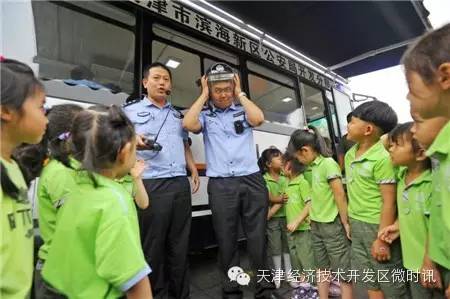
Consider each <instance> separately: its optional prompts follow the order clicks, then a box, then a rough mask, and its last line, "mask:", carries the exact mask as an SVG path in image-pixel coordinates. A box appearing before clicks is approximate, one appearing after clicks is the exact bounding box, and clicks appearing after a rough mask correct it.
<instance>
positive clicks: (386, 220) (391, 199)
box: [372, 184, 397, 262]
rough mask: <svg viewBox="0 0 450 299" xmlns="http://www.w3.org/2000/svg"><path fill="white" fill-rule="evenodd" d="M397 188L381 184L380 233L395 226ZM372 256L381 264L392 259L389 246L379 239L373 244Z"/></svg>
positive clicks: (393, 185) (392, 185) (395, 185)
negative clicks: (390, 226) (388, 227)
mask: <svg viewBox="0 0 450 299" xmlns="http://www.w3.org/2000/svg"><path fill="white" fill-rule="evenodd" d="M396 188H397V184H381V185H380V191H381V197H382V200H383V205H382V207H381V215H380V225H379V228H378V231H381V230H383V229H384V228H385V227H387V226H389V225H391V224H393V223H394V222H395V219H396V214H397V206H396ZM372 256H373V257H374V258H375V259H376V260H377V261H379V262H384V261H388V260H390V259H391V251H390V248H389V244H388V243H387V242H384V241H382V240H381V239H379V238H377V239H376V240H375V241H374V242H373V244H372Z"/></svg>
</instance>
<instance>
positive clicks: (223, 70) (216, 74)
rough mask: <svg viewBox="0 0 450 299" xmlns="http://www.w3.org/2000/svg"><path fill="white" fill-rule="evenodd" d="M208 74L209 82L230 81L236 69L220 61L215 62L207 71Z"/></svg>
mask: <svg viewBox="0 0 450 299" xmlns="http://www.w3.org/2000/svg"><path fill="white" fill-rule="evenodd" d="M206 76H207V77H208V82H218V81H229V80H233V77H234V71H233V69H232V68H231V66H229V65H228V64H226V63H223V62H220V63H216V64H213V65H212V66H211V67H210V68H209V69H208V70H207V71H206Z"/></svg>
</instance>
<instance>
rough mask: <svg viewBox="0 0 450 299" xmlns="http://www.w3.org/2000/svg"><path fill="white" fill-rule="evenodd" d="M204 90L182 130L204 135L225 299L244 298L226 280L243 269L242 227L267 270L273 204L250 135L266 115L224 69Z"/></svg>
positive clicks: (267, 293)
mask: <svg viewBox="0 0 450 299" xmlns="http://www.w3.org/2000/svg"><path fill="white" fill-rule="evenodd" d="M201 85H202V93H201V95H200V97H199V98H198V99H197V100H196V101H195V102H194V104H193V105H192V106H191V108H190V109H189V111H188V112H187V113H186V115H185V117H184V119H183V126H184V128H185V129H187V130H188V131H191V132H194V133H200V132H201V133H203V140H204V144H205V153H206V166H207V169H206V175H207V176H208V177H209V182H208V196H209V204H210V207H211V211H212V221H213V226H214V231H215V234H216V239H217V242H218V245H219V257H220V265H221V268H222V269H221V270H222V273H223V276H224V277H223V288H222V294H223V298H242V296H243V294H242V291H241V290H240V289H239V285H238V283H237V281H230V278H229V277H228V275H227V274H228V270H229V269H230V268H231V267H234V266H239V250H238V226H239V223H240V222H242V225H243V228H244V231H245V234H246V236H247V250H248V253H249V256H250V259H251V262H252V267H253V268H254V270H255V271H262V270H268V268H267V263H266V258H267V256H266V238H265V233H266V222H267V212H268V204H269V198H268V192H267V189H266V186H265V183H264V179H263V177H262V176H261V174H260V172H259V168H258V165H257V157H256V149H255V144H254V141H253V129H252V128H253V127H255V126H259V125H260V124H261V123H262V122H263V121H264V114H263V112H262V111H261V109H259V108H258V107H257V106H256V105H255V104H254V103H253V102H252V101H250V100H249V99H248V98H247V95H246V94H245V93H244V92H242V90H241V83H240V79H239V76H238V75H237V74H234V73H233V70H232V68H231V67H230V66H228V65H226V64H224V63H218V64H215V65H213V66H212V67H211V68H210V69H209V70H208V71H207V72H206V75H205V76H203V77H202V79H201ZM205 107H206V108H205ZM255 273H257V274H261V273H265V275H267V272H259V273H258V272H255ZM255 279H257V278H256V276H255ZM273 288H274V285H273V283H272V282H271V280H270V279H262V280H261V281H260V282H259V283H257V284H256V292H255V298H273V297H272V296H273V295H272V291H273Z"/></svg>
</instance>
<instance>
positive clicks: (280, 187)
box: [263, 173, 287, 217]
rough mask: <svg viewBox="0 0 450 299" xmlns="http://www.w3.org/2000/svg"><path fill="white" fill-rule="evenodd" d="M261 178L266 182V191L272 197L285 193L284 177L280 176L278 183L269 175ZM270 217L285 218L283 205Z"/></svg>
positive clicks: (285, 181) (285, 182)
mask: <svg viewBox="0 0 450 299" xmlns="http://www.w3.org/2000/svg"><path fill="white" fill-rule="evenodd" d="M263 177H264V180H265V181H266V186H267V189H268V190H269V193H270V194H271V195H272V196H279V195H281V194H283V193H284V192H285V189H286V184H287V179H286V177H285V176H283V175H280V176H279V178H278V181H275V179H274V178H272V176H271V175H270V174H269V173H266V174H264V176H263ZM272 217H285V208H284V205H283V206H282V207H281V208H280V209H279V210H278V211H277V212H276V213H275V214H274V215H273V216H272Z"/></svg>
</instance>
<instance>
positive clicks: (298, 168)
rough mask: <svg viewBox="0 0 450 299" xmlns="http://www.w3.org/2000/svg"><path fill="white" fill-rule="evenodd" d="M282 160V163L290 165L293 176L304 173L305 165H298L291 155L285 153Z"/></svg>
mask: <svg viewBox="0 0 450 299" xmlns="http://www.w3.org/2000/svg"><path fill="white" fill-rule="evenodd" d="M282 159H283V163H287V162H289V163H291V172H292V175H293V176H298V175H299V174H301V173H303V172H304V171H305V168H306V167H305V165H303V164H302V163H300V162H299V161H298V160H297V159H296V158H295V157H294V156H293V155H292V154H291V153H289V152H285V153H284V154H283V157H282Z"/></svg>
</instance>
